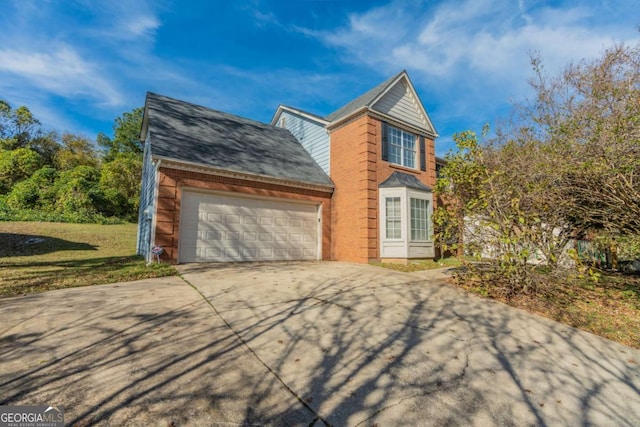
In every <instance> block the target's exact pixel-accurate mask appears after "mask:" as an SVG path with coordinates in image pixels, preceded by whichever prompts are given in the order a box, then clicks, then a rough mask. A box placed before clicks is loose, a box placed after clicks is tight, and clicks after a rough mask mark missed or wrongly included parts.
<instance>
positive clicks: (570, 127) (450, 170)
mask: <svg viewBox="0 0 640 427" xmlns="http://www.w3.org/2000/svg"><path fill="white" fill-rule="evenodd" d="M532 64H533V66H534V73H535V78H534V79H533V80H532V82H531V84H532V87H533V89H534V90H535V93H536V98H535V99H534V100H533V102H530V103H528V104H523V105H519V106H517V107H516V110H515V114H514V116H513V118H512V120H511V121H510V122H508V123H507V124H506V125H505V126H503V127H502V128H501V129H498V131H497V133H496V136H495V137H493V138H492V139H491V140H488V141H486V142H485V143H484V144H482V145H480V144H478V141H477V139H476V137H475V135H474V134H473V133H470V132H463V133H461V134H457V135H456V136H455V140H456V143H457V145H458V151H457V152H456V153H453V154H450V155H449V156H448V157H447V160H448V164H447V165H446V166H445V167H444V168H443V169H442V170H441V175H442V177H443V178H441V179H440V181H439V182H438V184H437V190H438V192H439V193H440V195H441V196H443V197H444V198H445V200H447V201H448V204H447V205H445V206H441V207H438V209H437V210H436V212H435V214H434V220H435V222H436V225H437V226H438V227H439V233H438V237H439V238H440V239H441V240H442V241H444V242H445V243H447V242H450V241H454V242H456V244H457V245H458V247H460V246H461V244H462V243H463V237H464V239H465V240H464V243H465V246H464V247H465V252H466V253H473V254H475V255H478V256H481V257H485V258H489V263H490V264H491V265H492V268H493V270H490V271H492V273H491V274H490V275H489V276H485V277H484V280H485V281H495V283H497V284H498V286H502V287H503V289H504V291H505V293H507V295H512V294H514V293H517V292H526V291H527V290H530V289H535V287H536V286H537V285H538V284H539V282H536V281H535V280H534V278H535V276H536V274H535V271H534V268H533V267H532V262H544V263H545V264H546V265H547V266H548V267H550V269H551V270H552V271H559V270H560V269H559V267H561V266H562V264H563V262H562V260H563V256H566V255H571V253H572V252H571V251H570V250H568V243H569V242H570V241H571V239H575V238H579V237H581V236H585V235H589V236H592V237H593V236H594V235H595V234H594V230H595V231H596V234H597V235H598V238H597V239H596V240H595V241H596V242H606V244H607V245H609V246H611V247H613V246H620V245H621V244H622V243H624V242H627V243H626V244H625V246H626V247H633V243H631V244H629V243H628V242H635V241H637V240H636V237H637V236H639V235H640V45H638V46H636V47H633V48H630V47H625V46H622V45H620V46H615V47H613V48H611V49H609V50H607V51H605V52H604V54H603V56H602V57H601V58H599V59H597V60H595V61H591V62H585V61H583V62H581V63H579V64H577V65H570V66H568V67H567V68H566V70H565V71H564V73H562V74H561V75H559V76H556V77H548V76H546V75H545V74H544V72H543V67H542V64H541V62H540V60H539V59H538V58H535V57H534V58H532ZM634 236H636V237H634ZM577 261H578V260H577ZM473 270H474V268H471V269H470V271H473Z"/></svg>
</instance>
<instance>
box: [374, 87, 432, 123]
mask: <svg viewBox="0 0 640 427" xmlns="http://www.w3.org/2000/svg"><path fill="white" fill-rule="evenodd" d="M372 109H373V110H375V111H378V112H380V113H382V114H386V115H388V116H391V117H394V118H396V119H398V120H399V121H402V122H405V123H408V124H410V125H412V126H415V127H417V128H420V129H426V130H428V131H431V132H432V131H433V129H431V128H430V126H429V124H428V121H427V118H426V117H424V115H423V114H422V112H421V111H420V107H419V106H418V104H417V100H416V99H415V98H414V96H413V94H412V93H411V91H410V90H409V88H408V87H407V86H406V85H405V84H404V82H398V83H396V85H395V86H393V87H392V88H391V89H390V90H389V92H387V93H386V94H385V95H384V96H383V97H382V98H381V99H380V100H379V101H378V102H376V103H375V104H374V105H373V107H372Z"/></svg>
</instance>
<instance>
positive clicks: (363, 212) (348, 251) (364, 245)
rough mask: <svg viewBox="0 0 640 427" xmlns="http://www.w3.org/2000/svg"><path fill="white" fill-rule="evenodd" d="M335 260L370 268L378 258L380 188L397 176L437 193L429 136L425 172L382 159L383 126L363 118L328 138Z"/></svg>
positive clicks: (431, 144) (431, 145)
mask: <svg viewBox="0 0 640 427" xmlns="http://www.w3.org/2000/svg"><path fill="white" fill-rule="evenodd" d="M330 137H331V153H330V164H331V179H332V180H333V182H334V184H335V187H336V189H335V191H334V194H333V201H332V205H331V206H332V214H331V220H332V238H331V244H332V246H331V254H332V259H334V260H338V261H352V262H361V263H366V262H369V261H373V260H378V259H379V258H380V247H379V245H380V239H379V230H380V224H379V212H378V185H379V184H380V183H381V182H383V181H384V180H385V179H387V178H388V177H389V176H390V175H391V174H392V173H393V172H394V171H401V172H404V173H407V174H412V175H415V176H416V177H417V178H418V179H419V180H420V181H421V182H423V183H424V184H426V185H428V186H429V187H431V188H433V187H434V186H435V182H436V162H435V147H434V141H433V140H432V139H429V138H428V137H425V149H426V153H425V154H426V166H427V167H426V169H427V170H426V171H421V170H419V169H411V168H406V167H403V166H398V165H394V164H391V163H389V162H387V161H384V160H382V150H381V146H382V122H381V121H380V120H378V119H376V118H374V117H371V116H369V115H363V116H361V117H359V118H357V119H355V120H352V121H351V122H349V123H347V124H346V125H344V126H341V127H339V128H337V129H335V130H333V131H331V133H330Z"/></svg>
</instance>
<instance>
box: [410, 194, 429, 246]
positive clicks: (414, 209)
mask: <svg viewBox="0 0 640 427" xmlns="http://www.w3.org/2000/svg"><path fill="white" fill-rule="evenodd" d="M414 201H415V202H416V203H415V204H416V205H418V204H421V205H422V204H423V206H414ZM417 214H418V215H419V216H414V215H417ZM430 221H431V217H430V215H429V200H427V199H425V198H424V197H409V222H410V224H409V230H410V234H409V238H410V240H411V241H412V242H426V241H428V240H429V236H430V229H431V227H429V222H430ZM423 227H424V228H423ZM417 234H419V235H418V236H416V235H417Z"/></svg>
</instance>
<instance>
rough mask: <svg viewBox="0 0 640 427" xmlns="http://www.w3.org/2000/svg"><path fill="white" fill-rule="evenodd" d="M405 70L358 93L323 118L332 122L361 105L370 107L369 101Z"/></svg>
mask: <svg viewBox="0 0 640 427" xmlns="http://www.w3.org/2000/svg"><path fill="white" fill-rule="evenodd" d="M404 72H405V71H404V70H403V71H400V72H399V73H398V74H396V75H395V76H393V77H391V78H390V79H388V80H385V81H384V82H382V83H380V84H379V85H378V86H376V87H374V88H373V89H371V90H369V91H368V92H366V93H364V94H362V95H360V96H359V97H357V98H356V99H354V100H353V101H351V102H349V103H348V104H347V105H344V106H342V107H340V108H338V109H337V110H336V111H334V112H333V113H331V114H329V115H328V116H326V117H325V120H327V121H329V122H334V121H336V120H339V119H341V118H343V117H347V116H348V115H350V114H351V113H354V112H355V111H357V110H359V109H360V108H362V107H371V105H370V104H371V102H372V101H373V100H374V99H376V98H377V97H378V95H380V94H381V93H382V92H384V91H385V89H387V87H388V86H389V85H390V84H391V82H393V81H394V80H395V79H396V78H398V76H399V75H400V74H402V73H404Z"/></svg>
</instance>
